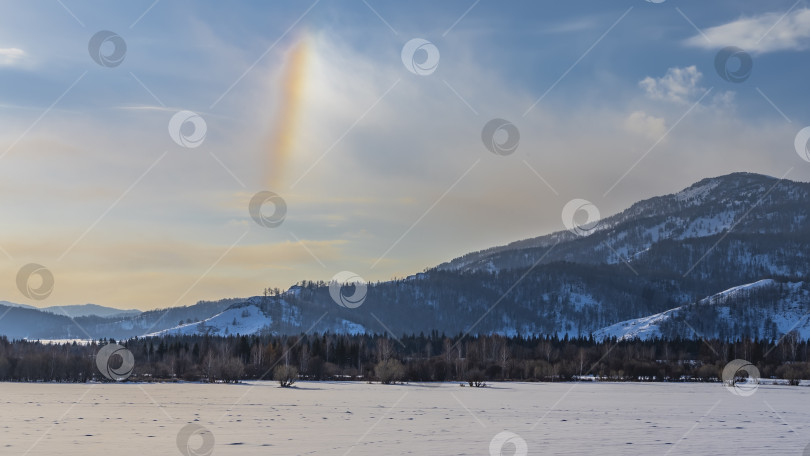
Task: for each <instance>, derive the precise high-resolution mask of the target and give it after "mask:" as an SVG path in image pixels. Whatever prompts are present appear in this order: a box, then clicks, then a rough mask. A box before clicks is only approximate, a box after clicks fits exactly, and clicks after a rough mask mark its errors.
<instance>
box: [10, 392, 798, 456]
mask: <svg viewBox="0 0 810 456" xmlns="http://www.w3.org/2000/svg"><path fill="white" fill-rule="evenodd" d="M296 386H297V387H296V388H291V389H282V388H279V387H278V386H277V385H276V384H275V383H270V382H255V383H248V384H241V385H222V384H217V385H206V384H189V383H185V384H128V383H124V384H96V385H83V384H64V385H63V384H15V383H2V384H0V392H1V394H0V454H3V455H32V456H33V455H47V456H52V455H57V454H58V455H85V456H87V455H105V456H109V455H114V456H124V455H140V456H143V455H161V456H162V455H179V454H188V455H192V454H194V455H203V454H213V455H254V454H255V455H295V454H317V455H346V454H351V455H375V456H378V455H399V454H415V455H488V454H499V453H498V452H497V451H498V448H499V446H500V445H499V442H511V443H506V444H504V445H503V453H502V454H504V455H511V454H515V448H518V449H519V450H524V448H525V452H520V453H518V454H530V455H534V454H582V455H585V454H588V455H594V454H599V455H612V454H639V455H651V454H656V455H664V454H673V455H674V454H775V455H776V454H778V455H797V456H800V455H802V452H803V451H804V449H805V448H806V447H807V446H808V444H810V406H808V404H810V388H808V387H788V386H770V385H763V386H760V387H759V389H758V390H757V391H756V392H755V393H754V394H753V395H751V396H747V397H743V396H737V395H734V394H732V393H731V392H729V391H727V390H726V389H725V388H724V387H723V386H721V385H719V384H638V383H635V384H631V383H619V384H615V383H591V382H583V383H504V384H493V385H491V386H490V387H487V388H483V389H474V388H469V387H466V388H461V387H459V385H458V384H443V385H440V386H436V385H430V386H426V385H415V384H411V385H393V386H385V385H379V384H366V383H309V382H302V383H298V384H296ZM189 424H192V425H198V426H197V427H194V426H192V427H186V426H187V425H189ZM195 431H196V433H195ZM504 431H506V432H508V433H511V434H502V432H504ZM207 432H210V434H209V433H207ZM178 435H179V436H180V440H181V442H185V441H186V440H188V441H189V445H187V446H185V447H184V448H190V450H186V452H185V453H183V452H181V451H180V450H179V449H178ZM185 436H190V438H189V439H186V438H185ZM496 436H498V437H497V438H496ZM211 437H213V443H214V446H213V447H212V450H213V452H208V451H205V450H206V448H202V449H200V448H199V447H200V446H205V443H207V442H210V441H211ZM493 439H495V443H494V444H493ZM523 442H525V447H524V445H523ZM491 446H493V448H490V447H491ZM192 450H198V451H197V452H193V451H192ZM491 450H493V451H495V452H494V453H491Z"/></svg>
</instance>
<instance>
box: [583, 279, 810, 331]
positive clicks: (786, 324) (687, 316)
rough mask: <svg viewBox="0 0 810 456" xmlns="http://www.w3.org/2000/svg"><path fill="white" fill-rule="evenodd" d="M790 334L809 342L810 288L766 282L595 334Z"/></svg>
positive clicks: (803, 283) (805, 283) (617, 324)
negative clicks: (807, 339) (794, 333)
mask: <svg viewBox="0 0 810 456" xmlns="http://www.w3.org/2000/svg"><path fill="white" fill-rule="evenodd" d="M791 331H796V333H797V334H798V336H799V337H800V338H803V339H804V338H810V284H808V283H807V282H777V281H775V280H773V279H764V280H760V281H757V282H754V283H750V284H746V285H741V286H737V287H733V288H730V289H728V290H726V291H723V292H721V293H717V294H715V295H713V296H710V297H708V298H706V299H702V300H700V301H698V302H696V303H694V304H689V305H684V306H679V307H676V308H674V309H669V310H667V311H664V312H661V313H657V314H654V315H650V316H647V317H642V318H635V319H631V320H627V321H622V322H620V323H616V324H614V325H610V326H608V327H606V328H602V329H600V330H598V331H595V332H594V337H595V338H597V339H605V338H613V337H615V338H617V339H620V340H622V339H644V340H646V339H653V338H660V337H664V338H672V337H701V338H728V337H745V336H747V337H751V338H765V339H767V338H771V339H775V338H778V337H780V336H781V335H783V334H787V333H789V332H791Z"/></svg>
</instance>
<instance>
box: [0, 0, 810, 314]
mask: <svg viewBox="0 0 810 456" xmlns="http://www.w3.org/2000/svg"><path fill="white" fill-rule="evenodd" d="M808 51H810V9H808V5H807V1H805V0H799V1H798V2H797V1H795V0H791V1H778V0H774V1H769V2H761V1H747V0H730V1H715V2H702V1H673V0H666V1H660V0H657V1H643V0H636V1H618V0H617V1H611V2H605V1H601V0H591V1H574V2H547V1H524V2H517V1H515V2H494V1H492V0H480V1H475V0H453V1H445V2H430V1H425V2H420V1H415V2H386V1H381V0H365V1H363V0H358V1H348V0H347V1H330V0H320V1H314V0H313V1H312V2H310V1H306V0H305V1H289V2H275V1H274V2H260V1H254V2H213V1H206V2H191V1H184V0H177V1H168V0H163V1H161V0H158V1H154V0H148V1H132V2H114V3H112V2H89V1H88V2H84V1H83V2H79V1H75V0H61V1H60V0H57V1H54V2H51V1H42V2H26V1H7V2H3V3H2V6H0V125H2V127H0V208H2V222H0V300H7V301H11V302H18V303H25V304H30V305H35V306H40V307H44V306H52V305H67V304H82V303H96V304H101V305H107V306H113V307H119V308H137V309H142V310H147V309H153V308H165V307H169V306H177V305H190V304H193V303H195V302H197V301H199V300H216V299H221V298H227V297H245V296H253V295H259V294H261V293H262V291H263V289H264V288H267V287H271V288H273V287H278V288H280V289H286V288H288V287H289V286H290V285H292V284H294V283H296V282H298V281H300V280H324V281H329V280H330V279H331V278H332V277H334V276H335V275H336V274H338V273H340V272H341V271H352V272H353V273H354V274H355V275H356V276H358V277H362V278H363V279H365V280H366V281H378V280H388V279H391V278H394V277H400V278H401V277H405V276H408V275H410V274H413V273H416V272H419V271H422V270H424V269H425V268H429V267H432V266H435V265H437V264H440V263H442V262H445V261H448V260H450V259H452V258H454V257H457V256H460V255H463V254H465V253H468V252H471V251H476V250H481V249H484V248H487V247H492V246H495V245H501V244H505V243H508V242H511V241H515V240H519V239H524V238H528V237H534V236H539V235H542V234H547V233H550V232H554V231H558V230H561V229H564V228H565V223H564V221H563V220H562V218H561V213H562V211H563V208H564V207H565V206H566V204H567V203H568V202H570V201H572V200H574V199H582V200H586V201H588V202H591V203H592V205H593V206H594V207H596V208H598V211H599V213H600V214H601V215H602V216H608V215H610V214H614V213H617V212H619V211H621V210H623V209H625V208H627V207H628V206H629V205H631V204H632V203H634V202H636V201H638V200H640V199H644V198H648V197H652V196H656V195H661V194H668V193H673V192H676V191H679V190H681V189H683V188H685V187H688V186H689V185H691V184H692V183H694V182H696V181H698V180H700V179H703V178H706V177H713V176H719V175H724V174H728V173H731V172H737V171H748V172H757V173H763V174H768V175H772V176H775V177H780V178H781V177H784V178H787V179H792V180H798V181H808V180H810V158H808V156H810V155H808V153H807V151H806V150H804V151H802V150H799V151H797V150H796V146H795V144H794V142H795V139H796V137H797V135H799V132H800V131H802V129H803V128H805V127H807V126H808V125H810V104H809V103H808V102H807V96H808V86H807V81H808V80H810V77H808V76H810V59H808ZM797 152H799V153H797ZM801 152H804V155H801V154H800V153H801ZM30 264H34V265H39V266H38V267H33V268H32V267H30V266H27V265H30ZM23 271H25V272H26V274H27V275H25V274H23ZM31 271H39V272H37V273H33V274H31ZM21 275H23V277H22V282H21V279H20V277H21Z"/></svg>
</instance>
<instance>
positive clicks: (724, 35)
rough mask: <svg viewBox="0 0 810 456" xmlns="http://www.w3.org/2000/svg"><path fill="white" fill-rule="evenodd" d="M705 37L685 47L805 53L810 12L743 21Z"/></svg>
mask: <svg viewBox="0 0 810 456" xmlns="http://www.w3.org/2000/svg"><path fill="white" fill-rule="evenodd" d="M704 34H705V35H706V36H705V37H704V36H703V35H700V34H697V35H695V36H692V37H690V38H689V39H687V40H686V44H687V45H689V46H693V47H699V48H704V49H716V48H719V47H724V46H737V47H740V48H742V49H745V50H746V51H747V52H751V53H766V52H776V51H803V50H806V49H809V48H810V9H802V10H798V11H793V12H789V13H787V14H785V13H784V12H771V13H765V14H761V15H759V16H753V17H746V18H740V19H737V20H735V21H732V22H729V23H727V24H722V25H718V26H715V27H711V28H708V29H706V30H705V31H704ZM707 38H708V39H707Z"/></svg>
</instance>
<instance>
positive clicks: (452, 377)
mask: <svg viewBox="0 0 810 456" xmlns="http://www.w3.org/2000/svg"><path fill="white" fill-rule="evenodd" d="M108 343H118V344H120V345H121V346H123V347H126V349H127V350H128V351H129V352H131V353H132V355H133V358H134V368H133V369H132V371H131V373H129V374H128V375H127V378H126V381H146V382H149V381H192V382H223V383H233V382H239V381H243V380H278V381H279V382H280V383H282V386H289V385H291V384H293V383H294V382H295V380H298V379H300V380H316V381H318V380H331V381H335V380H355V381H380V382H383V383H396V382H444V381H454V382H462V383H465V384H470V385H471V386H473V385H478V386H480V385H483V384H486V383H487V382H497V381H541V382H557V381H572V380H578V379H582V378H588V379H594V380H605V381H658V382H660V381H719V378H720V375H721V372H722V370H723V367H724V366H725V364H726V363H727V362H729V361H731V360H734V359H745V360H748V361H750V362H751V363H752V364H754V365H755V366H757V368H758V369H759V371H760V373H761V377H762V378H779V379H784V380H787V382H789V383H792V384H798V381H799V379H802V378H805V379H806V378H810V349H809V348H810V347H809V345H810V344H809V343H808V341H806V340H800V339H799V338H798V337H797V336H796V334H795V333H792V334H788V336H786V337H784V338H782V339H781V340H750V339H743V340H736V341H734V342H724V341H720V340H701V339H675V340H663V339H654V340H648V341H641V340H629V341H626V340H625V341H617V340H615V339H613V340H605V341H596V340H594V339H593V338H572V339H569V338H567V337H564V338H562V339H560V338H557V337H528V338H526V337H520V336H517V337H503V336H478V337H472V336H467V337H464V336H463V335H461V334H459V335H457V336H453V337H449V336H445V335H443V334H439V333H438V332H432V333H430V334H427V335H425V334H420V335H410V336H403V337H401V338H392V337H389V336H383V335H335V334H309V335H307V334H302V335H299V336H241V335H233V336H228V337H215V336H178V337H164V338H140V339H131V340H127V341H118V342H116V341H114V340H102V341H95V342H92V343H89V344H77V343H63V344H59V343H47V344H43V343H40V342H31V341H25V340H14V341H9V340H8V339H6V338H4V337H3V338H0V381H20V382H38V381H46V382H89V381H110V380H109V379H107V378H105V377H104V376H103V375H101V373H100V371H99V370H98V368H97V367H96V359H95V358H96V354H97V353H98V352H99V349H100V348H101V347H102V346H104V345H106V344H108ZM121 362H122V359H120V358H119V359H117V357H116V356H113V357H111V358H110V360H109V363H110V365H111V366H112V367H113V368H115V367H116V363H117V364H118V365H120V364H121Z"/></svg>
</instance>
